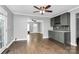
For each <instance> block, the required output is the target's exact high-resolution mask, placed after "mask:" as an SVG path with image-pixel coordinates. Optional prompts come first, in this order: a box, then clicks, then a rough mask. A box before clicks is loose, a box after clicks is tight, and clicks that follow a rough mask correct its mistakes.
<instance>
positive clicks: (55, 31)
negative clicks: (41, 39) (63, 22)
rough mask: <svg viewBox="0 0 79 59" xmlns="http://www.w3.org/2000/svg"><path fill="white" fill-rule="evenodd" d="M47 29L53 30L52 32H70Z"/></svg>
mask: <svg viewBox="0 0 79 59" xmlns="http://www.w3.org/2000/svg"><path fill="white" fill-rule="evenodd" d="M49 31H54V32H70V31H60V30H49Z"/></svg>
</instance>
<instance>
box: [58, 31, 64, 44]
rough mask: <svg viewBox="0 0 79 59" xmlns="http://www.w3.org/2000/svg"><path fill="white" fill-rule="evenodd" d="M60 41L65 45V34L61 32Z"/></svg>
mask: <svg viewBox="0 0 79 59" xmlns="http://www.w3.org/2000/svg"><path fill="white" fill-rule="evenodd" d="M58 41H59V42H61V43H64V32H59V36H58Z"/></svg>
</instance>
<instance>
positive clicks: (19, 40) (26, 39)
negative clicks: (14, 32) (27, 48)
mask: <svg viewBox="0 0 79 59" xmlns="http://www.w3.org/2000/svg"><path fill="white" fill-rule="evenodd" d="M22 40H27V39H16V40H15V41H22Z"/></svg>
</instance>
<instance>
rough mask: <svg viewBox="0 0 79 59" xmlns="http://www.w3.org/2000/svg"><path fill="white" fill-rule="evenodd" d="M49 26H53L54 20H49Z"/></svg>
mask: <svg viewBox="0 0 79 59" xmlns="http://www.w3.org/2000/svg"><path fill="white" fill-rule="evenodd" d="M50 25H51V26H54V18H51V20H50Z"/></svg>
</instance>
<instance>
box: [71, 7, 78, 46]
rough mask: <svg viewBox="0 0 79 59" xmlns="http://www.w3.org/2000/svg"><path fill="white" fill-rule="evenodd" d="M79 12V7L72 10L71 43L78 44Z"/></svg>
mask: <svg viewBox="0 0 79 59" xmlns="http://www.w3.org/2000/svg"><path fill="white" fill-rule="evenodd" d="M77 13H79V8H77V9H75V10H72V11H70V14H71V16H70V29H71V45H73V46H77V45H76V14H77Z"/></svg>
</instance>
